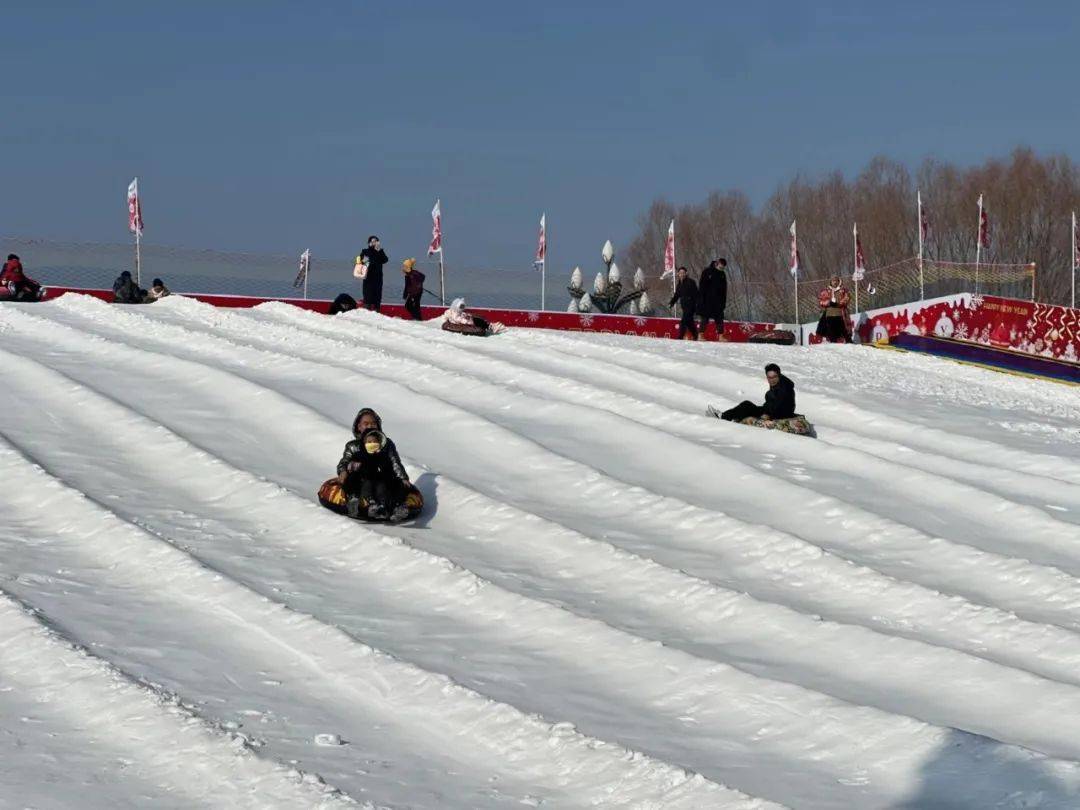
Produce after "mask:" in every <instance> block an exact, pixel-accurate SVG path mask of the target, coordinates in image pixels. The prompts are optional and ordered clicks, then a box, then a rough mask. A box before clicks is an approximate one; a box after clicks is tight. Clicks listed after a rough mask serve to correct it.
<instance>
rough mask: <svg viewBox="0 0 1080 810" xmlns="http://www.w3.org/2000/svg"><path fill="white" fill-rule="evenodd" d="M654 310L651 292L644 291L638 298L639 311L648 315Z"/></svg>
mask: <svg viewBox="0 0 1080 810" xmlns="http://www.w3.org/2000/svg"><path fill="white" fill-rule="evenodd" d="M651 311H652V301H650V300H649V294H648V293H647V292H646V293H642V294H641V298H639V299H638V312H640V313H641V314H642V315H647V314H648V313H649V312H651Z"/></svg>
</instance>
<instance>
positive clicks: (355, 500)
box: [345, 495, 361, 518]
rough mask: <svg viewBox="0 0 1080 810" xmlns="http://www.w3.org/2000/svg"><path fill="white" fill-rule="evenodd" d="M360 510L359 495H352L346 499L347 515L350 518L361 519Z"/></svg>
mask: <svg viewBox="0 0 1080 810" xmlns="http://www.w3.org/2000/svg"><path fill="white" fill-rule="evenodd" d="M360 509H361V506H360V496H359V495H350V496H349V497H348V498H346V499H345V513H346V514H347V515H348V516H349V517H351V518H356V517H360Z"/></svg>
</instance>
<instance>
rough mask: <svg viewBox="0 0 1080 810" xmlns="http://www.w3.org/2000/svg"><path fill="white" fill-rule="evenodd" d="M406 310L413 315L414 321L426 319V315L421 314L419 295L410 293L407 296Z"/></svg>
mask: <svg viewBox="0 0 1080 810" xmlns="http://www.w3.org/2000/svg"><path fill="white" fill-rule="evenodd" d="M405 311H406V312H408V313H409V314H410V315H412V319H413V320H414V321H422V320H424V316H423V315H421V314H420V296H419V295H408V296H406V297H405Z"/></svg>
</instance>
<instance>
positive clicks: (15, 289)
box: [0, 253, 44, 301]
mask: <svg viewBox="0 0 1080 810" xmlns="http://www.w3.org/2000/svg"><path fill="white" fill-rule="evenodd" d="M0 288H3V289H4V290H6V293H7V295H6V297H7V299H8V300H9V301H37V300H38V299H39V298H41V296H42V294H43V293H44V287H42V286H41V285H40V284H38V283H37V282H36V281H34V280H33V279H32V278H29V277H27V275H26V273H24V272H23V266H22V261H21V260H20V259H19V257H18V256H16V255H15V254H14V253H9V254H8V257H7V261H6V262H4V268H3V270H0Z"/></svg>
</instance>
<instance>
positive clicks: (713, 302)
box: [698, 259, 727, 340]
mask: <svg viewBox="0 0 1080 810" xmlns="http://www.w3.org/2000/svg"><path fill="white" fill-rule="evenodd" d="M726 268H727V259H713V260H712V262H711V263H710V264H709V266H708V267H706V268H705V269H704V270H702V271H701V281H700V282H699V284H698V287H699V288H700V290H701V332H702V334H704V332H705V329H706V327H708V325H709V320H710V319H712V320H713V321H715V322H716V339H717V340H723V339H724V309H725V308H726V307H727V272H726Z"/></svg>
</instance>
